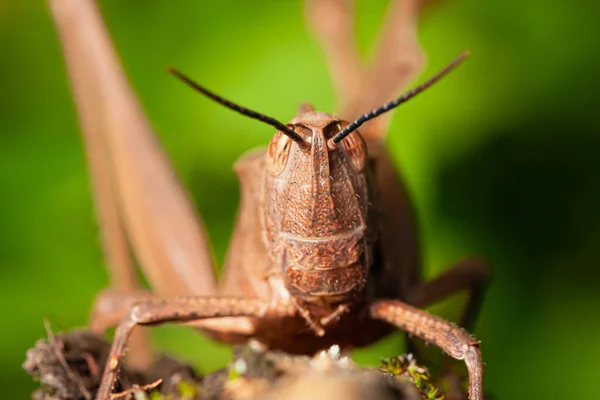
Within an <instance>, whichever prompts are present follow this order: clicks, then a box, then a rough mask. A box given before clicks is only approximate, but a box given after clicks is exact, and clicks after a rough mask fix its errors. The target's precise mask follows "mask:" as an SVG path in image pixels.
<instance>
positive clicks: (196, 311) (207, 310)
mask: <svg viewBox="0 0 600 400" xmlns="http://www.w3.org/2000/svg"><path fill="white" fill-rule="evenodd" d="M269 305H270V304H269V303H265V302H263V301H261V300H251V299H244V298H235V297H176V298H164V299H158V298H157V299H149V300H145V301H142V302H139V303H137V304H136V305H134V306H133V307H132V308H131V309H130V311H129V313H128V314H127V315H126V316H125V318H124V319H123V320H122V321H121V323H120V324H119V326H118V327H117V330H116V332H115V337H114V339H113V344H112V347H111V351H110V354H109V358H108V361H107V363H106V367H105V368H104V374H103V376H102V382H101V384H100V388H99V389H98V392H97V393H96V400H110V398H111V393H112V390H113V388H114V385H115V382H116V379H117V375H118V372H119V366H120V364H121V358H122V356H123V354H124V352H125V350H126V346H127V344H128V340H129V337H130V336H131V333H132V331H133V329H134V328H135V327H136V326H138V325H145V326H154V325H160V324H164V323H167V322H176V323H185V322H191V321H197V320H201V319H205V318H215V317H236V316H251V317H262V316H264V315H265V313H266V311H267V310H268V308H269ZM282 311H283V312H285V310H282Z"/></svg>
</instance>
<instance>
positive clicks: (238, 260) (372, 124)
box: [51, 0, 487, 400]
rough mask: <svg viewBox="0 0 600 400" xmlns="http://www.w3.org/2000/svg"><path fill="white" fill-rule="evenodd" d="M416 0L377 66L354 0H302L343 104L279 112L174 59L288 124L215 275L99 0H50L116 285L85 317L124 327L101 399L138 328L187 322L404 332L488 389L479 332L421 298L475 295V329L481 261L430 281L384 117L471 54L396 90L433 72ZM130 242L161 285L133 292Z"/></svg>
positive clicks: (259, 161)
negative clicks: (425, 67)
mask: <svg viewBox="0 0 600 400" xmlns="http://www.w3.org/2000/svg"><path fill="white" fill-rule="evenodd" d="M421 6H422V4H421V3H420V2H419V1H417V0H394V1H391V2H390V4H389V8H388V10H387V16H386V20H385V22H384V26H383V29H382V32H381V36H380V39H379V42H378V48H377V51H376V53H375V57H374V60H373V62H372V65H371V66H370V67H369V68H365V69H363V68H362V66H361V64H360V63H359V61H358V57H357V55H356V50H355V45H354V42H353V38H352V34H353V28H352V27H353V12H352V4H351V1H349V0H307V1H306V11H307V17H308V21H309V24H310V26H311V27H312V28H313V30H314V31H315V33H316V36H317V37H318V38H319V40H320V43H321V44H322V46H323V48H324V50H325V54H326V56H327V58H328V62H329V65H330V69H331V72H332V76H333V79H334V81H335V84H336V88H337V90H338V94H339V98H340V103H341V104H340V109H339V113H338V114H337V115H340V117H338V116H336V115H332V114H327V113H324V112H318V111H315V110H314V108H313V107H312V106H311V105H310V104H308V103H305V104H302V105H301V106H300V108H299V111H298V114H297V116H296V117H295V118H294V119H293V120H292V121H290V123H288V124H284V123H281V122H279V121H278V120H276V119H274V118H272V117H268V116H266V115H264V114H261V113H258V112H256V111H252V110H250V109H247V108H245V107H242V106H239V105H237V104H235V103H233V102H230V101H228V100H225V99H224V98H222V97H220V96H218V95H216V94H214V93H212V92H210V91H208V90H207V89H205V88H204V87H202V86H200V85H198V84H196V83H195V82H193V81H192V80H191V79H190V78H188V77H187V76H185V75H183V74H182V73H180V72H178V71H176V70H174V69H171V72H172V73H173V74H174V75H176V76H177V77H178V78H180V79H182V80H183V81H184V82H185V83H186V84H188V85H189V86H191V87H193V88H194V89H196V90H198V91H200V92H201V93H203V94H204V95H206V96H208V97H209V98H211V99H213V100H215V101H217V102H218V103H221V104H222V105H224V106H226V107H228V108H230V109H233V110H234V111H237V112H239V113H241V114H244V115H246V116H249V117H251V118H254V119H257V120H260V121H262V122H264V123H267V124H269V125H271V126H273V127H274V128H276V129H277V131H276V133H275V135H274V136H273V138H272V140H271V142H270V143H269V145H268V147H267V149H259V150H254V151H251V152H249V153H247V154H245V155H244V156H242V157H241V158H240V159H239V161H238V162H237V163H236V164H235V166H234V169H235V171H236V173H237V175H238V178H239V181H240V185H241V201H240V207H239V211H238V215H237V220H236V224H235V227H234V231H233V235H232V238H231V242H230V248H229V251H228V253H227V256H226V260H225V266H224V272H223V276H222V277H221V279H220V281H219V283H218V284H217V281H216V278H215V275H214V268H213V261H212V258H211V255H210V251H209V244H208V240H207V238H206V235H205V233H204V229H203V227H202V224H201V222H200V221H199V219H198V217H197V216H196V215H195V212H194V210H193V206H192V204H191V201H190V200H189V198H188V195H187V193H186V191H185V189H183V188H182V186H181V185H180V184H179V183H178V181H177V178H176V176H175V174H174V172H173V170H172V167H171V166H170V164H169V161H168V159H167V157H166V156H165V154H164V152H163V150H162V149H161V148H160V145H159V144H158V143H157V142H156V140H155V139H154V137H153V133H152V129H151V127H150V124H149V123H148V122H147V120H146V118H145V116H144V114H143V111H142V110H141V107H140V106H139V104H138V103H137V101H136V99H135V96H134V95H133V93H132V91H131V89H130V88H129V86H128V83H127V80H126V78H125V77H124V74H123V72H122V70H121V67H120V65H119V62H118V58H117V56H116V53H115V51H114V50H113V48H112V45H111V42H110V38H109V36H108V33H107V32H106V28H105V27H104V26H103V23H102V19H101V16H100V14H99V12H98V10H97V8H96V7H95V5H94V3H93V2H91V1H81V0H51V9H52V12H53V15H54V18H55V20H56V24H57V27H58V32H59V35H60V37H61V41H62V44H63V49H64V53H65V57H66V62H67V67H68V70H69V74H70V77H71V82H72V87H73V91H74V96H75V99H76V104H77V106H78V110H79V118H80V124H81V127H82V132H83V136H84V139H85V144H86V150H87V154H88V160H89V164H90V171H91V175H92V186H93V192H94V196H95V198H96V202H97V214H98V218H99V221H100V226H101V230H102V237H103V246H104V250H105V253H106V256H107V261H108V265H109V270H110V272H111V280H112V286H111V288H110V289H108V290H106V291H104V292H102V293H100V294H99V295H98V297H97V299H96V301H95V304H94V308H93V312H92V317H91V320H90V328H91V329H92V330H93V331H96V332H104V331H105V330H106V329H107V328H109V327H110V326H117V330H116V332H115V336H114V340H113V344H112V349H111V353H110V357H109V359H108V362H107V364H106V368H105V370H104V375H103V378H102V383H101V386H100V388H99V390H98V392H97V395H96V396H97V397H96V399H97V400H108V399H110V397H111V393H112V390H113V387H114V385H115V382H116V379H117V375H118V370H119V365H120V363H121V361H122V358H123V354H124V352H125V349H126V347H127V346H128V344H129V343H130V347H131V355H132V356H133V357H132V361H135V360H137V362H139V363H140V364H144V363H147V362H148V358H147V357H146V358H144V356H148V353H147V352H145V351H144V346H145V344H144V339H145V337H144V332H141V331H139V330H135V332H134V329H135V328H136V327H138V326H153V325H159V324H164V323H186V324H189V325H193V326H195V327H197V328H200V329H201V330H202V331H204V332H205V333H207V334H208V335H210V336H211V337H213V338H214V339H216V340H219V341H222V342H226V343H240V342H244V341H246V340H248V339H249V338H254V339H258V340H259V341H261V342H263V343H265V344H266V345H268V346H269V347H270V348H273V349H281V350H284V351H287V352H290V353H296V354H308V353H314V352H316V351H318V350H320V349H323V348H325V347H328V346H330V345H333V344H337V345H339V346H341V347H343V348H348V347H356V346H366V345H368V344H371V343H373V342H374V341H376V340H378V339H380V338H382V337H383V336H385V335H387V334H388V333H390V332H391V331H392V330H393V328H394V327H397V328H400V329H402V330H404V331H406V332H407V333H409V334H411V335H414V336H416V337H419V338H421V339H424V340H425V341H427V342H430V343H433V344H435V345H436V346H438V347H440V348H441V349H443V350H444V351H445V352H446V353H448V354H449V355H450V356H451V357H453V358H455V359H461V360H464V361H465V363H466V365H467V368H468V371H469V389H468V392H469V398H470V399H471V400H483V367H482V360H481V354H480V350H479V342H478V341H477V340H475V339H474V338H473V337H472V336H470V335H469V334H468V333H467V332H466V331H465V330H464V329H463V328H460V327H458V326H456V325H454V324H452V323H450V322H448V321H446V320H444V319H442V318H439V317H437V316H434V315H431V314H429V313H427V312H425V311H423V310H422V309H421V308H423V307H426V306H428V305H430V304H432V303H434V302H436V301H438V300H441V299H443V298H445V297H447V296H448V295H450V294H451V293H454V292H456V291H458V290H468V291H469V299H468V301H467V304H466V306H465V310H464V312H463V315H462V317H461V320H460V321H459V324H460V325H461V326H463V327H465V328H467V329H470V328H472V325H473V322H474V319H475V316H476V314H477V311H478V307H479V304H480V302H481V297H482V294H483V287H484V285H483V284H484V282H485V280H486V276H487V269H486V266H485V264H484V263H483V262H482V261H481V260H475V259H470V260H467V261H463V262H461V263H458V264H456V265H454V266H452V267H451V268H450V269H448V270H447V271H446V272H444V273H443V274H441V275H440V276H438V277H437V278H435V279H433V280H432V281H429V282H422V281H421V279H420V273H419V271H420V260H419V249H418V240H417V237H416V236H417V235H416V223H415V220H414V217H413V212H412V207H411V202H410V199H409V197H408V196H407V191H406V188H405V187H404V184H403V182H402V180H401V177H400V176H399V174H398V173H397V171H396V169H395V167H394V164H393V160H392V158H391V155H390V154H389V152H388V151H387V149H386V147H385V143H384V139H385V136H386V131H387V125H388V123H389V115H390V114H389V113H387V112H388V111H390V110H391V109H393V108H394V107H396V106H398V105H400V104H401V103H403V102H404V101H406V100H408V99H410V98H412V97H413V96H414V95H416V94H417V93H419V92H421V91H422V90H424V89H425V88H427V87H429V86H430V85H431V84H433V83H434V82H435V81H437V80H438V79H439V78H441V77H442V76H444V75H445V74H446V73H447V72H448V71H450V70H451V69H452V68H454V67H455V66H456V65H458V64H459V63H460V62H461V61H462V60H463V59H464V58H465V57H466V55H465V54H462V55H461V56H459V57H458V58H457V59H455V60H454V61H453V62H451V63H450V64H449V65H448V66H447V67H446V68H444V69H443V70H442V71H441V72H440V73H438V74H437V75H435V76H434V77H433V78H431V79H430V80H428V81H426V82H425V83H423V84H421V85H420V86H418V87H416V88H415V89H413V90H411V91H409V92H407V93H405V94H404V95H402V96H400V97H398V98H396V99H395V100H392V101H389V99H390V98H393V97H394V96H395V95H397V92H398V91H399V89H400V88H401V87H402V86H404V85H405V84H406V83H407V82H408V80H410V79H411V78H413V77H414V76H415V75H416V74H417V73H418V72H419V71H420V69H421V67H422V64H423V56H422V53H421V50H420V48H419V46H418V44H417V41H416V34H415V30H416V28H415V27H416V21H417V19H418V14H419V10H420V8H421ZM365 112H366V114H365ZM386 113H387V114H386ZM359 127H360V128H361V130H360V131H359V130H358V128H359ZM128 243H130V244H131V248H132V249H133V252H134V254H135V257H136V258H137V259H138V260H139V263H140V265H141V268H142V270H143V272H144V273H145V275H146V277H147V278H148V281H149V282H150V285H151V287H152V291H151V292H148V291H142V290H140V289H139V286H138V282H137V279H136V277H135V268H134V263H133V261H132V255H131V254H130V249H129V245H128ZM132 335H134V336H135V338H132ZM136 346H138V347H136Z"/></svg>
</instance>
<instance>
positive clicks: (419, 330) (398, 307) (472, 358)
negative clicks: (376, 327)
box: [370, 300, 483, 400]
mask: <svg viewBox="0 0 600 400" xmlns="http://www.w3.org/2000/svg"><path fill="white" fill-rule="evenodd" d="M370 312H371V316H372V317H373V318H376V319H381V320H383V321H387V322H389V323H391V324H393V325H395V326H397V327H399V328H400V329H402V330H404V331H406V332H408V333H411V334H413V335H415V336H417V337H419V338H421V339H423V340H425V341H427V342H428V343H433V344H435V345H436V346H438V347H440V348H441V349H443V350H444V351H445V352H446V353H448V355H450V356H451V357H453V358H455V359H458V360H464V361H465V364H466V365H467V369H468V370H469V399H471V400H475V399H477V400H479V399H483V363H482V361H481V353H480V351H479V342H478V341H477V340H475V338H473V337H472V336H471V335H469V334H468V333H467V332H466V331H465V330H464V329H462V328H460V327H458V326H456V325H454V324H452V323H450V322H448V321H446V320H444V319H442V318H440V317H436V316H434V315H431V314H429V313H428V312H426V311H423V310H419V309H418V308H415V307H412V306H409V305H408V304H406V303H403V302H401V301H397V300H379V301H374V302H373V303H372V304H371V306H370Z"/></svg>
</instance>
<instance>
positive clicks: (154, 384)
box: [110, 379, 162, 400]
mask: <svg viewBox="0 0 600 400" xmlns="http://www.w3.org/2000/svg"><path fill="white" fill-rule="evenodd" d="M161 383H162V379H159V380H157V381H156V382H152V383H149V384H147V385H144V386H138V385H133V386H132V387H131V388H130V389H127V390H124V391H122V392H119V393H115V394H113V395H111V396H110V399H111V400H114V399H120V398H122V397H125V396H127V395H128V394H130V393H135V392H137V391H138V390H143V391H144V392H146V391H148V390H150V389H154V388H155V387H157V386H158V385H160V384H161Z"/></svg>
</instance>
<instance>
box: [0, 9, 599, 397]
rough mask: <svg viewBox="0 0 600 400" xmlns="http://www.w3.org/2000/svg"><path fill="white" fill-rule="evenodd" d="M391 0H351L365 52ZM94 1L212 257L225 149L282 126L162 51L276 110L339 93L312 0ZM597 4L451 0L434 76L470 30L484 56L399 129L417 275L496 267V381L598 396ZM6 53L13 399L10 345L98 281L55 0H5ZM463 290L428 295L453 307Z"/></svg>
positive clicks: (531, 391)
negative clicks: (309, 5) (206, 91)
mask: <svg viewBox="0 0 600 400" xmlns="http://www.w3.org/2000/svg"><path fill="white" fill-rule="evenodd" d="M385 4H386V1H384V0H377V1H373V0H370V1H369V0H361V1H359V2H358V5H357V11H358V14H359V20H358V23H357V27H358V40H359V43H360V46H361V48H362V49H363V50H366V49H367V48H368V45H369V43H370V42H371V40H372V39H373V38H374V37H375V36H376V32H377V27H378V25H379V24H380V21H381V17H382V15H383V11H384V8H385ZM101 6H102V10H103V14H104V16H105V20H106V23H107V25H108V27H109V29H110V32H111V34H112V37H113V39H114V41H115V43H116V46H117V48H118V50H119V52H120V54H121V57H122V61H123V63H124V65H125V69H126V71H127V73H128V76H129V78H130V80H131V82H132V84H133V86H134V87H135V90H136V92H137V93H138V95H139V97H140V99H141V101H142V103H143V105H144V107H145V109H146V110H147V113H148V115H149V117H150V119H151V121H152V123H153V124H154V126H155V128H156V131H157V132H158V135H159V136H160V140H161V141H162V143H164V146H165V148H166V149H167V151H168V153H169V154H170V156H171V157H172V159H173V162H174V165H175V167H176V169H177V171H178V173H179V175H180V176H181V178H182V180H183V181H184V182H185V183H186V185H187V186H188V187H189V188H190V190H191V191H192V193H193V195H194V198H195V201H196V204H197V206H198V210H199V212H200V213H201V214H202V215H203V218H204V221H205V223H206V226H207V228H208V231H209V233H210V237H211V239H212V241H213V244H214V251H215V254H216V257H217V259H218V260H219V261H221V260H222V259H223V255H224V252H225V249H226V247H227V241H228V238H229V234H230V231H231V227H232V224H233V218H234V215H235V209H236V204H237V196H238V194H237V182H236V180H235V177H234V174H233V172H232V171H231V165H232V163H233V162H234V161H235V159H236V158H237V157H238V156H239V155H240V154H242V152H244V151H245V150H247V149H250V148H252V147H255V146H259V145H264V144H266V143H267V141H268V140H269V137H270V135H271V134H272V130H271V129H269V128H268V127H267V126H264V125H262V124H259V123H256V122H255V121H251V120H249V119H247V118H242V117H239V116H236V115H234V114H232V113H231V112H230V111H228V110H226V109H224V108H222V107H219V106H217V105H215V104H213V103H210V102H208V101H206V100H205V99H203V98H201V97H200V96H198V95H197V94H195V93H193V92H192V91H191V90H189V89H188V88H186V87H184V86H183V85H182V84H181V83H180V82H177V81H176V80H174V79H173V78H172V77H170V76H169V75H168V74H167V73H166V72H165V66H167V65H174V66H177V67H179V68H181V69H182V70H183V71H186V72H187V73H189V74H190V75H192V76H193V77H195V78H196V79H197V80H199V81H200V82H202V83H204V84H205V85H207V86H209V87H210V88H212V89H214V90H215V91H217V92H218V93H221V94H223V95H225V96H227V97H229V98H231V99H233V100H235V101H238V102H240V103H241V104H244V105H248V106H250V107H252V108H254V109H257V110H261V111H263V112H265V113H267V114H269V115H274V116H276V117H278V118H279V119H282V120H288V119H290V118H291V117H293V115H294V113H295V110H296V106H297V105H298V104H299V103H300V102H302V101H305V100H310V101H312V102H313V103H314V104H315V105H316V107H317V108H318V109H321V110H327V111H331V110H333V109H334V108H335V98H334V93H333V90H332V86H331V83H330V78H329V76H328V71H327V69H326V65H325V63H324V59H323V57H322V54H321V53H320V49H319V47H318V46H317V44H316V43H315V41H314V40H313V38H312V37H311V35H310V34H309V33H308V31H307V29H306V28H305V26H304V21H303V15H302V7H301V4H300V3H299V1H291V0H290V1H282V0H278V1H276V0H271V1H253V2H246V1H242V0H238V1H233V0H230V1H225V2H199V1H180V2H176V3H174V2H145V1H139V0H138V1H134V0H131V1H117V0H105V1H102V4H101ZM599 15H600V3H598V2H597V1H595V0H587V1H585V0H581V1H578V2H561V1H558V0H551V1H548V0H531V1H528V2H523V1H518V0H504V1H499V0H496V1H490V2H480V1H476V0H463V1H442V2H440V3H439V4H438V5H436V6H434V7H432V8H430V9H429V10H427V11H426V12H425V14H424V18H423V21H422V23H421V25H420V29H419V30H420V37H421V41H422V44H423V46H424V48H425V50H426V52H427V55H428V68H427V71H426V73H425V75H428V74H430V73H432V72H433V71H436V70H437V69H439V68H440V67H441V66H442V65H443V64H445V63H446V62H447V61H449V60H450V59H451V58H452V57H453V56H454V55H456V54H457V53H458V52H459V51H461V50H463V49H470V50H471V53H472V57H471V59H470V60H469V61H468V62H467V63H466V64H465V65H464V66H462V67H461V68H460V69H459V70H458V71H457V72H455V73H453V74H452V75H451V76H450V77H448V78H447V79H445V80H444V81H443V82H442V83H440V84H439V85H437V86H436V87H435V88H433V89H431V90H430V91H429V92H427V93H426V94H423V95H421V96H420V97H419V98H418V99H415V100H413V101H411V102H409V103H408V104H406V105H404V106H402V107H401V109H399V110H398V111H397V112H396V114H395V118H394V121H393V124H392V129H391V134H390V137H389V144H390V146H391V147H392V148H393V149H394V151H395V153H396V155H397V157H398V162H399V166H400V167H401V168H402V170H403V172H404V174H405V176H406V179H407V181H408V185H409V187H410V190H411V192H412V194H413V196H414V199H415V202H416V203H417V209H418V212H419V217H420V220H421V232H420V233H421V235H422V237H423V252H424V259H425V263H426V267H425V269H426V274H427V275H428V276H430V275H433V274H435V273H437V272H439V271H441V270H442V269H444V268H445V267H446V266H448V265H449V264H450V263H452V262H455V261H457V260H458V259H460V258H462V257H464V256H467V255H471V254H482V255H485V256H486V257H487V258H488V259H489V260H490V261H491V263H492V264H493V266H494V272H495V276H494V281H493V284H492V286H491V288H490V291H489V296H488V297H487V299H486V302H485V304H484V307H483V311H482V316H481V319H480V322H479V324H478V329H477V337H478V338H479V339H481V340H482V351H483V355H484V359H485V361H486V388H487V390H489V391H490V392H491V393H494V394H495V395H496V396H497V398H499V399H538V398H539V399H541V398H589V396H588V393H590V392H592V390H594V389H593V388H592V387H591V385H593V384H594V383H595V380H594V378H597V375H598V367H597V365H598V361H597V360H598V359H599V357H600V346H598V343H599V342H598V340H599V339H598V338H600V318H599V313H600V289H599V286H598V282H599V279H598V278H599V272H598V270H599V267H600V262H599V260H600V250H598V249H600V223H599V222H600V221H599V217H598V215H599V213H598V207H599V204H600V163H598V162H597V159H598V153H599V150H600V135H599V134H600V129H599V128H600V118H598V112H597V108H598V105H599V104H600V97H599V96H598V95H597V93H598V92H599V91H600V80H599V79H598V71H600V53H599V52H598V51H597V49H598V48H600V25H599V24H598V16H599ZM0 60H1V61H0V88H1V92H0V93H1V95H0V118H1V120H0V127H1V128H0V188H1V189H0V190H1V194H2V196H1V198H2V207H0V226H1V227H2V230H1V231H0V293H1V295H0V296H1V298H0V299H1V301H0V304H1V305H0V323H1V324H2V326H3V329H2V336H1V338H2V340H1V341H0V360H1V361H0V384H2V387H3V393H4V394H5V395H6V396H7V398H8V397H10V398H25V397H27V396H28V392H30V391H31V390H32V388H33V387H34V383H33V382H31V380H30V378H29V377H27V376H26V375H25V373H24V372H22V370H21V369H20V364H21V363H22V362H23V360H24V357H25V351H26V349H27V348H28V347H30V346H32V345H33V343H34V342H35V340H36V339H38V338H40V337H43V336H44V335H45V333H44V328H43V324H42V319H43V318H44V317H48V318H49V319H50V321H51V322H52V323H53V325H54V327H55V328H56V329H61V330H62V329H70V328H73V327H76V326H81V325H84V324H85V322H86V316H87V312H88V309H89V307H90V304H91V302H92V299H93V296H94V294H95V293H96V292H97V291H99V290H100V289H102V288H103V287H104V286H105V285H106V282H107V278H106V274H105V271H104V269H103V267H104V265H103V264H104V261H103V257H102V254H101V252H100V249H99V239H98V231H97V227H96V224H95V222H94V215H93V204H92V199H91V193H90V188H89V186H90V185H89V179H88V176H87V169H86V164H85V155H84V153H83V148H82V143H81V139H80V136H79V132H78V127H77V120H76V114H75V111H74V105H73V101H72V98H71V94H70V92H69V87H68V82H67V78H66V75H65V68H64V64H63V60H62V56H61V52H60V48H59V44H58V41H57V38H56V34H55V30H54V26H53V25H52V22H51V20H50V16H49V11H48V9H47V6H44V2H40V1H32V0H21V1H9V0H4V1H2V2H0ZM456 301H457V300H455V301H454V302H451V303H447V304H445V305H443V306H440V307H436V308H434V311H436V312H439V313H441V314H443V315H445V316H447V317H449V318H452V317H455V316H456V311H455V310H456V309H455V307H456V306H457V305H458V303H456ZM155 339H156V342H157V344H158V345H159V346H160V347H161V348H163V349H168V350H170V351H175V352H177V353H179V354H180V355H181V356H183V357H186V358H188V359H191V360H194V362H196V364H197V365H198V366H199V368H200V369H204V370H210V369H214V368H216V367H218V366H222V365H224V364H225V363H226V361H227V359H228V358H229V352H230V350H229V349H228V348H227V347H225V346H221V345H218V344H214V343H211V342H210V341H208V340H207V339H203V338H202V337H200V335H197V334H195V333H194V332H192V331H190V330H189V329H185V328H178V327H166V328H160V329H156V330H155ZM192 349H193V350H192ZM401 350H402V348H401V337H400V335H395V336H393V337H392V338H391V339H388V340H386V341H385V343H384V344H383V345H380V346H379V347H378V348H377V349H376V350H372V351H371V352H368V351H367V352H361V353H360V359H361V360H364V361H366V362H370V363H377V361H378V359H379V356H380V355H393V354H394V353H398V352H400V351H401ZM565 365H569V366H570V367H569V369H568V370H569V371H572V372H571V373H573V374H577V376H578V379H577V382H579V383H578V384H577V385H573V384H572V382H573V381H572V380H571V379H569V378H568V377H566V376H565V371H567V369H565V368H564V366H565ZM550 382H551V383H550ZM594 392H595V390H594ZM11 395H14V396H11Z"/></svg>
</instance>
